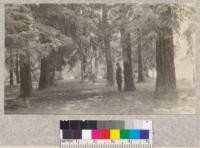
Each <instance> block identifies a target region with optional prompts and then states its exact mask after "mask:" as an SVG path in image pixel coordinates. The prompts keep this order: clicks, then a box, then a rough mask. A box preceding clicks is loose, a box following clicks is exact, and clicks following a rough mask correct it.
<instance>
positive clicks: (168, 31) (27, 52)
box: [5, 4, 195, 98]
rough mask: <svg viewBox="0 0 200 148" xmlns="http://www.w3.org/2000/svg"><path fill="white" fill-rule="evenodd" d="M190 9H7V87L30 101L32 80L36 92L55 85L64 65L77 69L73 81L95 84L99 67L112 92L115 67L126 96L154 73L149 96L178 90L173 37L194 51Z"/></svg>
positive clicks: (75, 6) (123, 6)
mask: <svg viewBox="0 0 200 148" xmlns="http://www.w3.org/2000/svg"><path fill="white" fill-rule="evenodd" d="M194 11H195V10H194V8H193V7H192V6H190V5H185V4H152V5H150V4H23V5H22V4H21V5H14V4H7V5H6V7H5V14H6V15H5V28H6V33H5V48H6V52H5V56H6V58H5V59H6V61H5V63H6V69H7V70H8V72H9V79H8V80H9V85H10V86H11V87H12V86H13V85H15V84H19V85H20V96H21V97H25V98H26V97H30V96H31V92H32V89H33V87H32V83H33V81H34V82H37V84H38V90H43V89H47V88H48V87H50V86H56V83H57V77H58V74H59V73H61V72H62V71H63V70H64V69H65V67H66V66H67V67H68V68H69V71H70V70H72V69H73V68H75V67H78V66H77V65H78V64H79V65H80V66H79V69H80V70H79V71H80V75H79V76H80V77H79V79H80V80H82V81H84V80H91V81H93V82H95V80H96V79H98V78H97V75H98V71H99V67H100V66H102V65H103V66H104V67H105V79H106V80H107V84H106V85H108V86H110V87H112V86H113V85H114V84H115V64H116V63H118V62H119V63H122V65H121V66H122V68H123V82H124V84H123V85H124V91H135V90H136V89H137V84H136V83H141V82H145V81H146V79H148V77H149V74H148V71H149V70H152V69H156V83H155V93H156V94H165V93H169V92H170V93H171V92H176V73H175V72H176V68H175V63H174V58H175V56H176V50H178V49H177V48H176V43H175V40H174V34H178V35H180V36H184V37H185V39H186V40H187V41H188V45H190V46H192V41H191V38H192V36H193V34H194V25H195V24H194V18H195V16H194ZM184 22H190V23H189V25H187V26H186V27H185V28H184V30H183V29H182V31H180V30H181V29H180V26H181V25H180V24H181V23H184ZM191 48H193V47H190V48H188V54H190V55H193V54H194V53H193V51H192V50H191ZM79 71H78V72H79ZM35 75H36V76H35Z"/></svg>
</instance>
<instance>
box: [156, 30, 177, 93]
mask: <svg viewBox="0 0 200 148" xmlns="http://www.w3.org/2000/svg"><path fill="white" fill-rule="evenodd" d="M156 71H157V77H156V90H155V91H156V93H157V94H160V93H162V94H163V93H168V92H175V90H176V76H175V65H174V44H173V30H172V28H169V27H162V28H160V30H159V33H158V38H157V42H156Z"/></svg>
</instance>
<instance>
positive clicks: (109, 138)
mask: <svg viewBox="0 0 200 148" xmlns="http://www.w3.org/2000/svg"><path fill="white" fill-rule="evenodd" d="M152 133H153V131H152V121H150V120H133V121H123V120H85V121H82V120H67V121H60V138H61V148H151V147H152V136H153V134H152Z"/></svg>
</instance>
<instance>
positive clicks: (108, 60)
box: [102, 5, 114, 85]
mask: <svg viewBox="0 0 200 148" xmlns="http://www.w3.org/2000/svg"><path fill="white" fill-rule="evenodd" d="M102 23H103V33H104V47H105V55H106V66H107V74H106V77H107V83H108V85H114V75H113V74H114V69H113V63H112V55H111V48H110V33H109V23H108V8H107V7H106V6H105V5H103V18H102Z"/></svg>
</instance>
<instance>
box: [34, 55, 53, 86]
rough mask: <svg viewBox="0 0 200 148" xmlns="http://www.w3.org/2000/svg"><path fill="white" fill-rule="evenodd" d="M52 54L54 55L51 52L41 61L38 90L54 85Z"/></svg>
mask: <svg viewBox="0 0 200 148" xmlns="http://www.w3.org/2000/svg"><path fill="white" fill-rule="evenodd" d="M53 54H55V53H54V52H51V53H50V55H49V56H47V57H44V58H42V59H41V66H40V80H39V85H38V89H39V90H42V89H46V88H48V87H50V86H54V85H55V63H54V58H53V56H54V55H53Z"/></svg>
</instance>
